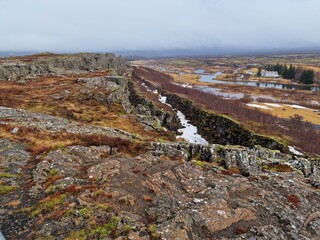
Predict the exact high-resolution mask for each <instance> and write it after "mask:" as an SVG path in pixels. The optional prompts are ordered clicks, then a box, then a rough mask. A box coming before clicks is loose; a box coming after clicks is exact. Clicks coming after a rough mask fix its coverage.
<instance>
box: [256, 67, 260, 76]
mask: <svg viewBox="0 0 320 240" xmlns="http://www.w3.org/2000/svg"><path fill="white" fill-rule="evenodd" d="M257 77H261V68H259V70H258V73H257Z"/></svg>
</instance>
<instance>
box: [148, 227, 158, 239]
mask: <svg viewBox="0 0 320 240" xmlns="http://www.w3.org/2000/svg"><path fill="white" fill-rule="evenodd" d="M148 232H149V234H150V235H151V237H152V238H153V239H160V235H159V233H157V226H156V225H155V224H151V225H150V226H149V227H148Z"/></svg>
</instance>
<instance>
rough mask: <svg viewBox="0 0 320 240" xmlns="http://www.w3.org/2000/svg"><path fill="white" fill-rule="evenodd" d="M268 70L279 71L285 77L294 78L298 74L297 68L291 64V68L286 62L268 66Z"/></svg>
mask: <svg viewBox="0 0 320 240" xmlns="http://www.w3.org/2000/svg"><path fill="white" fill-rule="evenodd" d="M266 70H267V71H277V72H278V73H279V75H281V76H282V77H283V78H285V79H294V77H295V76H296V68H295V67H294V66H292V64H290V66H289V68H288V67H287V65H286V64H284V65H282V64H279V63H277V64H276V65H268V66H266Z"/></svg>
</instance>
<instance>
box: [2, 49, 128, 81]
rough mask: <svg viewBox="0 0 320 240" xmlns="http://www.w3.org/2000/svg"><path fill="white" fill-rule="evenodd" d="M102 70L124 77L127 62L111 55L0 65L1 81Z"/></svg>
mask: <svg viewBox="0 0 320 240" xmlns="http://www.w3.org/2000/svg"><path fill="white" fill-rule="evenodd" d="M102 69H114V70H115V71H116V72H117V73H118V74H119V75H122V74H123V73H124V72H125V62H124V60H123V59H122V58H121V57H116V56H115V55H114V54H111V53H107V54H96V53H86V54H77V55H68V56H65V57H63V56H58V57H52V58H48V59H44V60H41V61H36V62H30V63H25V62H13V63H12V62H10V63H7V64H2V65H0V80H8V79H16V78H18V77H25V76H39V75H44V74H51V73H52V74H53V73H59V72H61V71H63V70H71V71H81V70H82V71H95V70H102Z"/></svg>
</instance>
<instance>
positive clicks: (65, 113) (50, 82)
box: [0, 72, 172, 140]
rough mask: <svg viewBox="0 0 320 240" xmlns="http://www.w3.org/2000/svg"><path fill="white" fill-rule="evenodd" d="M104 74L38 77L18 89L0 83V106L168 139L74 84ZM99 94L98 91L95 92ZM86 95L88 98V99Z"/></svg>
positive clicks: (150, 137) (118, 106) (4, 82)
mask: <svg viewBox="0 0 320 240" xmlns="http://www.w3.org/2000/svg"><path fill="white" fill-rule="evenodd" d="M107 74H108V73H106V72H95V73H88V74H79V75H68V76H63V77H41V78H40V79H37V80H33V81H30V82H28V84H25V85H21V84H17V83H14V82H7V81H0V92H1V95H0V105H1V106H4V107H13V108H18V109H19V108H20V109H26V110H30V111H33V112H40V113H45V114H49V115H54V116H60V117H64V118H68V119H71V120H74V121H77V122H79V123H82V124H90V125H94V126H103V127H112V128H118V129H122V130H125V131H127V132H130V133H133V134H137V135H139V136H141V137H143V138H146V140H148V139H149V140H156V139H158V138H162V139H167V138H169V139H170V138H171V137H172V136H167V134H166V133H163V132H158V131H151V130H150V131H146V130H145V129H144V126H143V125H142V124H141V123H139V122H138V121H137V119H136V118H135V117H134V116H133V115H130V114H127V113H126V111H125V110H124V109H123V107H122V105H121V104H120V103H117V102H116V103H114V104H111V105H107V104H105V103H103V102H98V101H96V100H95V99H90V97H88V96H90V94H91V93H89V95H88V94H87V93H86V92H85V91H83V90H84V89H83V86H82V85H81V84H77V83H75V80H76V79H77V78H79V77H95V76H106V75H107ZM65 91H69V92H70V96H69V97H67V98H64V99H53V98H52V97H51V96H52V95H53V94H61V93H64V92H65ZM97 91H98V90H97ZM87 95H88V96H87Z"/></svg>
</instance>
